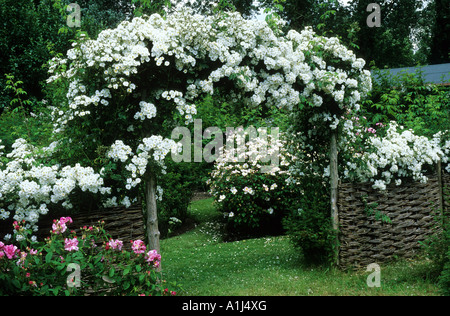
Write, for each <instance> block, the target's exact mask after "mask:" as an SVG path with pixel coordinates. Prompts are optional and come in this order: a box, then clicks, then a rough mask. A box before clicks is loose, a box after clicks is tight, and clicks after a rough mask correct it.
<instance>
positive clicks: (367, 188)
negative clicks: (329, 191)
mask: <svg viewBox="0 0 450 316" xmlns="http://www.w3.org/2000/svg"><path fill="white" fill-rule="evenodd" d="M428 178H429V180H428V182H427V183H424V184H423V183H418V182H409V183H404V184H402V185H401V186H395V185H392V186H389V187H388V189H387V190H386V191H384V192H380V191H378V190H375V189H373V188H372V185H371V184H370V183H364V184H349V183H342V184H340V186H339V200H338V207H339V224H340V238H339V240H340V249H339V265H340V266H341V267H342V268H345V269H348V268H361V267H366V266H367V265H369V264H371V263H381V262H386V261H389V260H392V259H393V258H396V257H402V258H408V257H413V256H414V255H416V254H417V252H418V251H419V249H420V244H419V241H424V240H425V239H426V238H427V237H428V236H430V235H431V233H432V232H433V231H434V229H435V228H436V227H437V226H438V222H437V221H436V217H435V215H436V212H437V211H438V210H439V209H442V207H446V208H448V207H449V206H448V205H445V202H443V195H442V190H443V187H445V186H448V187H450V175H443V176H442V178H439V177H438V176H429V177H428Z"/></svg>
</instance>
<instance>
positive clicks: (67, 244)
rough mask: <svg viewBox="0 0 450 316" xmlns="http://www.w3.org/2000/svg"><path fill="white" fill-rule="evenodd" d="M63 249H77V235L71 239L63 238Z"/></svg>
mask: <svg viewBox="0 0 450 316" xmlns="http://www.w3.org/2000/svg"><path fill="white" fill-rule="evenodd" d="M64 249H65V250H66V251H72V250H75V251H78V239H77V237H75V238H73V239H69V238H66V239H64Z"/></svg>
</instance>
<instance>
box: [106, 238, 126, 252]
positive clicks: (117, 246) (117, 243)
mask: <svg viewBox="0 0 450 316" xmlns="http://www.w3.org/2000/svg"><path fill="white" fill-rule="evenodd" d="M107 246H109V247H110V248H112V249H114V250H119V251H121V250H122V246H123V242H122V241H121V240H119V239H116V240H114V239H111V240H110V241H108V243H107Z"/></svg>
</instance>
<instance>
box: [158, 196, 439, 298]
mask: <svg viewBox="0 0 450 316" xmlns="http://www.w3.org/2000/svg"><path fill="white" fill-rule="evenodd" d="M190 214H191V216H192V217H193V218H194V219H196V221H197V222H198V223H199V224H198V225H197V226H196V227H195V228H194V229H192V230H190V231H188V232H186V233H184V234H182V235H179V236H176V237H172V238H168V239H165V240H162V241H161V253H162V256H163V258H162V259H163V261H162V268H163V272H164V274H165V276H166V278H167V280H170V281H177V283H180V284H182V286H183V291H182V292H181V293H180V294H181V295H194V296H228V295H230V296H234V295H244V296H250V295H253V296H259V295H267V296H276V295H282V296H291V295H358V296H360V295H361V296H362V295H439V289H438V288H437V286H436V285H435V284H434V283H433V282H432V281H428V280H427V278H424V277H423V276H424V275H426V271H427V269H428V268H429V263H427V262H425V261H403V262H398V263H395V264H389V265H381V287H380V288H370V287H368V286H367V284H366V280H367V277H368V276H369V274H370V272H365V271H359V272H344V271H340V270H338V269H325V268H321V267H307V266H306V265H304V264H303V263H302V260H301V255H300V254H299V252H298V251H296V250H295V249H294V248H293V247H292V245H291V244H290V242H289V239H288V237H286V236H278V237H265V238H257V239H248V240H242V241H235V242H223V241H222V239H221V236H220V233H219V231H220V230H219V229H218V221H217V218H218V217H220V216H221V214H220V213H218V212H217V211H216V210H215V209H214V207H213V204H212V199H205V200H200V201H197V202H194V203H192V205H191V207H190Z"/></svg>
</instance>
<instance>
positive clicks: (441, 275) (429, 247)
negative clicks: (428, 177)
mask: <svg viewBox="0 0 450 316" xmlns="http://www.w3.org/2000/svg"><path fill="white" fill-rule="evenodd" d="M444 199H445V201H446V203H447V205H448V203H449V202H450V188H448V187H447V188H444ZM449 218H450V217H449V213H448V210H447V211H442V210H439V213H438V214H437V216H436V228H435V231H434V233H433V234H432V235H431V236H430V237H428V238H427V239H426V240H425V241H424V242H420V244H421V246H422V249H423V251H424V254H425V256H426V257H427V258H428V259H430V260H431V262H432V264H433V266H432V267H431V269H429V271H428V272H427V274H428V275H429V276H431V278H432V279H434V280H437V282H438V284H439V286H440V290H441V292H442V294H444V295H446V296H448V295H450V221H449Z"/></svg>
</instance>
